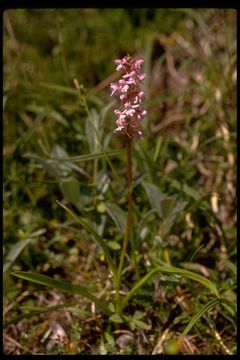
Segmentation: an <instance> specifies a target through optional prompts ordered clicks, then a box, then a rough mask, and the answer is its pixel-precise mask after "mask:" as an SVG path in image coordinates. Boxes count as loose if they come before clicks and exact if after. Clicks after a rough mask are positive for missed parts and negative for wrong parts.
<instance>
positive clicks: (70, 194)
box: [59, 177, 81, 208]
mask: <svg viewBox="0 0 240 360" xmlns="http://www.w3.org/2000/svg"><path fill="white" fill-rule="evenodd" d="M59 185H60V188H61V191H62V193H63V196H64V198H65V199H66V200H67V201H69V202H71V203H72V204H74V205H76V206H77V208H79V202H80V198H81V196H80V183H79V181H78V180H77V179H75V178H73V177H70V178H67V179H63V180H61V181H60V182H59Z"/></svg>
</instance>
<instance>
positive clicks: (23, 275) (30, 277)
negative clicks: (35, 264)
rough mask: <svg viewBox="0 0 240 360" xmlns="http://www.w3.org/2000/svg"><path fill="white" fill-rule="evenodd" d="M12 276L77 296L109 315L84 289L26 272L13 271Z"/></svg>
mask: <svg viewBox="0 0 240 360" xmlns="http://www.w3.org/2000/svg"><path fill="white" fill-rule="evenodd" d="M12 275H14V276H16V277H19V278H20V279H23V280H27V281H32V282H34V283H36V284H41V285H45V286H49V287H53V288H56V289H59V290H62V291H66V292H68V293H71V294H79V295H81V296H83V297H85V298H87V299H89V300H91V301H93V302H95V304H96V306H98V307H99V309H100V310H102V311H103V312H104V313H105V314H109V313H110V311H109V309H108V308H107V307H106V306H105V305H104V304H103V303H102V301H101V300H99V299H98V298H97V297H96V296H94V295H93V294H91V293H90V292H89V291H88V290H87V289H86V288H85V287H83V286H80V285H76V284H72V283H70V282H67V281H63V280H55V279H53V278H51V277H49V276H46V275H42V274H36V273H31V272H26V271H14V272H13V273H12Z"/></svg>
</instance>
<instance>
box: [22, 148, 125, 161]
mask: <svg viewBox="0 0 240 360" xmlns="http://www.w3.org/2000/svg"><path fill="white" fill-rule="evenodd" d="M122 153H123V150H112V151H105V152H98V153H93V154H87V155H79V156H69V157H54V156H48V158H47V160H54V161H61V162H62V161H71V162H79V161H89V160H95V159H100V158H103V157H106V156H116V155H120V154H122ZM23 157H25V158H33V159H39V158H40V156H38V155H35V154H32V153H25V154H24V155H23Z"/></svg>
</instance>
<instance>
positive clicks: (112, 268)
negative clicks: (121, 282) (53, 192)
mask: <svg viewBox="0 0 240 360" xmlns="http://www.w3.org/2000/svg"><path fill="white" fill-rule="evenodd" d="M56 201H57V203H58V204H59V205H60V206H61V207H62V208H63V209H64V210H66V211H67V213H68V214H69V215H70V216H72V217H73V218H74V219H75V220H76V221H77V222H78V223H79V224H81V225H82V226H83V227H84V229H85V230H86V231H88V232H89V233H90V234H92V235H93V237H94V239H95V240H96V241H97V242H98V243H99V245H100V246H101V247H102V249H103V251H104V254H105V255H106V258H107V261H108V264H109V266H110V268H111V270H112V273H113V276H114V278H115V279H116V276H117V268H116V266H115V265H114V263H113V261H112V257H111V254H110V252H109V250H108V247H107V245H106V244H105V242H104V240H103V239H102V238H101V236H99V235H98V233H96V231H94V230H93V229H92V228H91V227H90V226H89V225H88V224H87V223H86V222H85V221H84V220H82V219H81V218H80V216H78V215H77V214H75V213H74V212H73V211H72V210H70V209H69V208H68V207H67V206H65V205H63V204H62V203H61V202H60V201H58V200H56Z"/></svg>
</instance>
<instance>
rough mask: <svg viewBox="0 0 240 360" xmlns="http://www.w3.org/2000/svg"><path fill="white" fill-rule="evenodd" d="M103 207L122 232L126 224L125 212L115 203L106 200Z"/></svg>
mask: <svg viewBox="0 0 240 360" xmlns="http://www.w3.org/2000/svg"><path fill="white" fill-rule="evenodd" d="M105 207H106V210H107V213H108V214H109V216H110V217H111V218H112V220H113V221H114V223H115V224H116V226H117V228H118V230H119V231H120V232H121V233H123V232H124V229H125V224H126V214H125V212H124V211H123V210H122V209H121V208H120V207H119V206H118V205H116V204H114V203H112V202H110V201H107V202H105Z"/></svg>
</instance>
